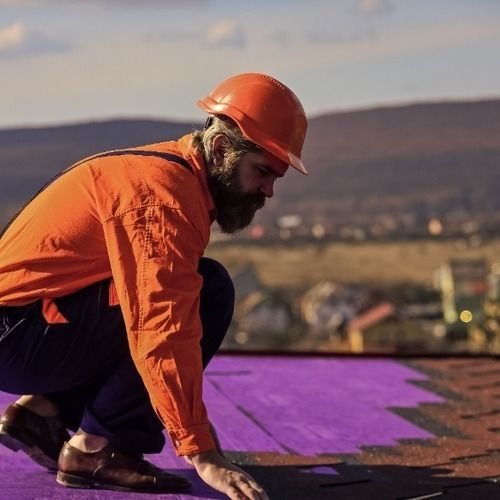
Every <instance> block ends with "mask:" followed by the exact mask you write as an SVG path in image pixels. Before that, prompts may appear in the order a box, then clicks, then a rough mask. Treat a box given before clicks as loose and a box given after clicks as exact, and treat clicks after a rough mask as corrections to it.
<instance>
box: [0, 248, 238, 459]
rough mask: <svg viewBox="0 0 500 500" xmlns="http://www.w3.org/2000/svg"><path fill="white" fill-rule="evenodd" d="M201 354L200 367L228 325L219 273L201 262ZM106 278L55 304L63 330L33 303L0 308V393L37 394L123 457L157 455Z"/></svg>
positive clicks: (158, 431)
mask: <svg viewBox="0 0 500 500" xmlns="http://www.w3.org/2000/svg"><path fill="white" fill-rule="evenodd" d="M198 272H199V273H200V275H201V276H202V277H203V287H202V290H201V297H200V317H201V322H202V325H203V336H202V339H201V350H202V359H203V366H204V367H206V366H207V364H208V363H209V361H210V360H211V359H212V357H213V356H214V355H215V353H216V352H217V350H218V349H219V347H220V345H221V343H222V340H223V339H224V335H225V334H226V331H227V329H228V327H229V324H230V322H231V318H232V314H233V308H234V288H233V283H232V281H231V278H230V276H229V274H228V273H227V271H226V270H225V269H224V267H223V266H222V265H221V264H220V263H218V262H217V261H215V260H212V259H208V258H202V259H201V260H200V264H199V268H198ZM108 291H109V280H105V281H101V282H99V283H95V284H93V285H91V286H89V287H87V288H84V289H82V290H80V291H78V292H76V293H74V294H72V295H68V296H65V297H61V298H58V299H56V301H55V302H56V304H57V306H58V309H59V311H60V312H61V313H62V314H63V315H64V317H65V318H67V319H68V320H69V323H68V324H56V325H48V324H47V323H46V321H45V319H44V318H43V316H42V314H41V302H40V301H38V302H35V303H32V304H29V305H27V306H21V307H0V391H4V392H10V393H13V394H42V395H44V396H45V397H46V398H48V399H49V400H51V401H53V402H54V403H55V404H56V405H57V406H58V407H59V408H60V411H61V418H62V419H63V421H64V423H65V424H66V426H67V427H68V428H69V429H73V430H76V429H77V428H78V427H81V428H82V429H83V430H84V431H86V432H88V433H90V434H96V435H100V436H104V437H106V438H107V439H109V441H110V442H111V444H113V445H114V446H116V447H117V448H119V449H121V450H123V451H126V452H130V453H158V452H160V451H161V449H162V448H163V445H164V444H165V438H164V436H163V432H162V431H163V425H162V424H161V422H160V421H159V419H158V417H157V416H156V413H155V412H154V410H153V408H152V406H151V404H150V401H149V397H148V394H147V392H146V389H145V387H144V384H143V382H142V379H141V377H140V376H139V374H138V372H137V370H136V368H135V366H134V364H133V362H132V358H131V356H130V351H129V346H128V341H127V336H126V332H125V325H124V322H123V317H122V314H121V310H120V308H119V307H118V306H109V304H108Z"/></svg>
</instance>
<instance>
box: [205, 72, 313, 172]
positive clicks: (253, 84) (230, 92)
mask: <svg viewBox="0 0 500 500" xmlns="http://www.w3.org/2000/svg"><path fill="white" fill-rule="evenodd" d="M198 106H199V107H200V108H201V109H203V111H206V112H207V113H210V114H212V115H224V116H228V117H229V118H231V119H232V120H234V121H235V122H236V124H237V125H238V127H239V128H240V130H241V132H242V133H243V135H244V136H245V137H246V138H247V139H248V140H250V141H252V142H254V143H255V144H257V145H259V146H261V147H262V148H264V149H266V150H267V151H269V152H270V153H272V154H273V155H275V156H276V157H278V158H279V159H280V160H282V161H284V162H285V163H287V164H289V165H291V166H292V167H295V168H296V169H297V170H299V171H300V172H302V173H303V174H307V170H306V169H305V167H304V165H303V163H302V161H301V160H300V155H301V152H302V146H303V145H304V139H305V136H306V130H307V119H306V115H305V113H304V108H303V107H302V104H301V103H300V101H299V99H298V98H297V96H296V95H295V94H294V93H293V92H292V91H291V90H290V89H289V88H288V87H286V86H285V85H283V84H282V83H281V82H279V81H278V80H275V79H274V78H272V77H270V76H268V75H263V74H261V73H243V74H241V75H236V76H232V77H230V78H228V79H227V80H224V81H223V82H222V83H220V84H219V85H217V86H216V87H215V88H214V89H213V90H212V92H210V94H209V95H208V96H206V97H205V98H204V99H200V100H199V101H198Z"/></svg>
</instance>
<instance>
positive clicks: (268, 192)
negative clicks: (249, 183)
mask: <svg viewBox="0 0 500 500" xmlns="http://www.w3.org/2000/svg"><path fill="white" fill-rule="evenodd" d="M260 191H261V193H264V195H265V196H266V197H267V198H272V197H273V195H274V179H269V180H266V181H264V182H263V183H262V185H261V186H260Z"/></svg>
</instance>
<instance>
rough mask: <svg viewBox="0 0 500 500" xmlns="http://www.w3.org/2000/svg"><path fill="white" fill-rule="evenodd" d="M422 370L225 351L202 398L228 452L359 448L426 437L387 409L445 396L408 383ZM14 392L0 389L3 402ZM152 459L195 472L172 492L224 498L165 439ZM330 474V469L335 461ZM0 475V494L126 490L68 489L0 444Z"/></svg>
mask: <svg viewBox="0 0 500 500" xmlns="http://www.w3.org/2000/svg"><path fill="white" fill-rule="evenodd" d="M426 378H427V377H426V376H425V375H423V374H422V373H419V372H417V371H415V370H412V369H410V368H408V367H406V366H403V365H402V364H400V363H398V362H396V361H391V360H385V359H384V360H382V359H335V358H326V357H325V358H304V357H270V356H228V355H221V356H218V357H217V358H215V359H214V361H213V362H212V363H211V365H210V366H209V367H208V369H207V371H206V376H205V385H204V399H205V402H206V405H207V408H208V413H209V415H210V418H211V421H212V422H213V424H214V426H215V427H216V428H217V430H218V433H219V438H220V440H221V444H222V447H223V448H224V449H225V450H227V451H239V452H275V453H282V454H295V455H303V456H309V455H318V454H322V453H328V454H344V453H356V452H358V451H359V450H360V447H362V446H377V445H389V446H390V445H394V444H397V442H398V440H400V439H421V438H429V437H432V435H431V434H429V433H428V432H426V431H424V430H423V429H421V428H419V427H417V426H415V425H413V424H412V423H410V422H408V421H406V420H404V419H403V418H402V417H399V416H398V415H396V414H394V413H393V412H392V411H391V410H390V408H393V407H410V408H411V407H416V406H418V405H419V404H421V403H440V402H442V401H443V400H442V398H440V397H439V396H437V395H436V394H433V393H431V392H428V391H426V390H423V389H421V388H419V387H417V386H415V385H414V384H412V383H411V381H421V380H426ZM14 399H15V396H12V395H8V394H4V393H0V409H3V408H4V407H5V406H7V404H9V403H10V402H11V401H13V400H14ZM150 459H151V460H152V461H154V462H155V463H156V464H158V465H160V466H162V467H164V468H167V469H175V470H177V471H178V472H179V473H181V474H184V475H186V476H187V477H189V478H190V479H191V480H192V481H193V486H194V488H193V491H192V492H191V493H190V494H189V495H187V494H184V495H169V496H168V498H178V499H183V498H202V499H206V498H207V499H208V498H223V496H222V495H219V494H218V493H216V492H214V491H213V490H212V489H210V488H209V487H207V486H205V485H204V484H203V483H201V481H199V480H198V479H197V477H196V474H195V473H194V471H193V470H192V469H191V467H190V466H189V465H187V464H186V463H185V461H184V460H183V459H179V458H177V457H175V456H174V454H173V452H172V450H171V448H170V446H168V445H167V447H166V448H165V450H164V452H163V453H162V454H161V455H157V456H154V457H150ZM331 473H332V474H335V471H334V469H332V470H331ZM0 477H1V478H2V483H1V486H0V499H1V500H4V499H5V500H6V499H9V500H10V499H13V498H15V499H28V498H30V499H32V498H37V499H42V498H51V499H55V498H67V497H68V496H69V495H70V494H71V498H76V499H77V498H82V499H83V498H85V499H89V498H90V499H112V498H123V493H118V492H110V491H92V492H89V491H88V490H87V491H85V490H71V491H69V490H66V489H64V488H63V487H61V486H59V485H57V484H56V483H55V478H54V476H53V475H51V474H48V473H47V472H45V471H44V470H43V469H41V468H40V467H39V466H37V465H36V464H34V463H32V462H31V461H30V460H29V459H28V458H27V457H26V456H25V455H24V454H22V453H13V452H11V451H10V450H8V449H7V448H4V447H2V446H0ZM127 496H128V497H129V496H130V498H135V497H139V496H140V497H142V496H144V498H150V495H148V496H146V495H139V494H133V495H127ZM155 497H156V498H158V496H155ZM160 497H164V498H165V496H162V495H160Z"/></svg>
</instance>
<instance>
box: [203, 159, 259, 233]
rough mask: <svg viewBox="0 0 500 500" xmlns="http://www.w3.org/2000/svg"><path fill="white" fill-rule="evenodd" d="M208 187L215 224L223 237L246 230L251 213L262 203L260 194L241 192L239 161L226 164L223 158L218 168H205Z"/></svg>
mask: <svg viewBox="0 0 500 500" xmlns="http://www.w3.org/2000/svg"><path fill="white" fill-rule="evenodd" d="M208 187H209V189H210V193H211V194H212V197H213V199H214V203H215V208H216V209H217V216H216V218H215V220H216V221H217V223H218V224H219V226H220V228H221V230H222V232H223V233H226V234H233V233H235V232H237V231H240V230H241V229H243V228H245V227H247V226H248V225H249V224H250V223H251V222H252V220H253V218H254V216H255V212H256V211H257V210H259V209H260V208H262V207H263V206H264V204H265V202H266V197H265V195H264V194H263V193H244V192H243V190H242V188H241V184H240V168H239V161H230V160H229V159H228V158H224V163H223V165H222V166H220V167H212V168H209V171H208Z"/></svg>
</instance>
